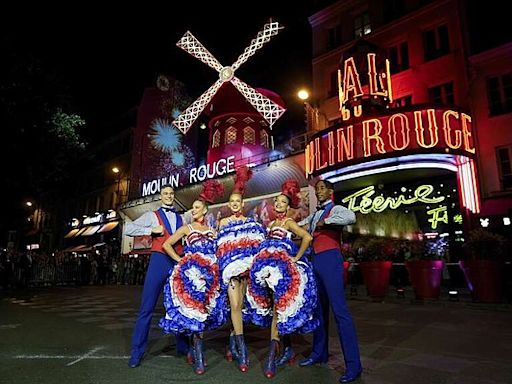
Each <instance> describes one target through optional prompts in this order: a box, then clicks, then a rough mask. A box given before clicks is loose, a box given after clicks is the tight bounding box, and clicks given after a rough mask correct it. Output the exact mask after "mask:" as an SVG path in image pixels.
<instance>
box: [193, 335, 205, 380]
mask: <svg viewBox="0 0 512 384" xmlns="http://www.w3.org/2000/svg"><path fill="white" fill-rule="evenodd" d="M193 342H194V344H193V345H194V372H195V373H196V374H197V375H202V374H203V373H204V372H205V360H204V355H203V339H201V338H200V337H199V335H197V334H195V335H194V336H193Z"/></svg>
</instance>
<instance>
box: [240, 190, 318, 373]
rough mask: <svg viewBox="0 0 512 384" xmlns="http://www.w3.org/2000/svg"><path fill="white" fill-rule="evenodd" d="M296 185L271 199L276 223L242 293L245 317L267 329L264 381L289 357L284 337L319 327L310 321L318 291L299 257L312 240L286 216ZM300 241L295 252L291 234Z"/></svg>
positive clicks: (295, 200)
mask: <svg viewBox="0 0 512 384" xmlns="http://www.w3.org/2000/svg"><path fill="white" fill-rule="evenodd" d="M299 191H300V188H299V184H298V182H297V181H295V180H287V181H286V182H285V183H284V184H283V186H282V193H281V194H280V195H279V196H277V197H276V198H275V201H274V211H275V213H276V219H275V220H274V221H273V222H271V223H270V224H269V226H268V228H267V232H268V233H267V238H266V239H265V241H264V242H263V243H262V244H261V245H260V250H259V252H258V253H257V255H256V256H255V258H254V261H253V265H252V267H251V273H250V280H249V287H248V291H247V302H248V309H247V310H246V315H247V316H248V317H249V318H250V320H251V321H252V322H253V323H254V324H256V325H259V326H263V327H269V326H270V349H269V355H268V358H267V360H266V362H265V372H264V373H265V376H266V377H268V378H269V379H270V378H272V377H274V375H275V374H276V366H279V365H283V364H285V363H287V362H289V361H292V359H293V358H294V352H293V349H292V347H291V345H290V337H289V335H290V334H291V333H293V332H299V333H308V332H312V331H313V330H314V329H315V328H316V327H317V326H318V324H319V322H318V320H317V319H314V318H313V312H314V309H315V307H316V305H317V300H318V298H317V289H316V284H315V279H314V276H313V271H312V268H311V266H310V265H309V264H308V262H307V261H306V260H305V259H306V258H303V259H302V260H301V258H302V256H303V255H304V253H305V252H306V250H307V249H308V247H309V245H310V243H311V240H312V237H311V235H310V234H309V233H308V232H307V231H306V230H304V229H303V228H301V227H299V225H298V224H297V223H296V222H295V221H294V220H293V219H292V218H289V217H287V212H288V209H289V207H290V206H291V207H292V208H295V207H296V204H297V203H298V196H297V193H298V192H299ZM293 234H294V235H296V236H298V237H299V238H300V247H298V249H297V245H296V244H295V243H294V242H293V241H292V235H293ZM281 335H284V337H283V342H284V346H285V349H284V352H283V354H282V356H281V357H280V358H279V359H277V357H278V353H279V349H280V348H279V347H280V345H279V344H280V336H281Z"/></svg>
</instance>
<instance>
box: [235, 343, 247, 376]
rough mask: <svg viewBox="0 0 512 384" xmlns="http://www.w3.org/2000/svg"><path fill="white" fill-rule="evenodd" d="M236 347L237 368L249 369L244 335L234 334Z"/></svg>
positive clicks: (243, 370)
mask: <svg viewBox="0 0 512 384" xmlns="http://www.w3.org/2000/svg"><path fill="white" fill-rule="evenodd" d="M235 340H236V347H237V349H238V369H240V371H242V372H247V370H248V369H249V356H248V352H247V346H246V345H245V340H244V335H243V334H241V335H235Z"/></svg>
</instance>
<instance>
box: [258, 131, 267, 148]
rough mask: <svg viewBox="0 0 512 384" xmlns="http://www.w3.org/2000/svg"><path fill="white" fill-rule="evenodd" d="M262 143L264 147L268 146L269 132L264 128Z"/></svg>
mask: <svg viewBox="0 0 512 384" xmlns="http://www.w3.org/2000/svg"><path fill="white" fill-rule="evenodd" d="M260 144H261V145H262V146H263V147H265V148H268V133H267V132H266V131H264V130H263V129H262V130H261V131H260Z"/></svg>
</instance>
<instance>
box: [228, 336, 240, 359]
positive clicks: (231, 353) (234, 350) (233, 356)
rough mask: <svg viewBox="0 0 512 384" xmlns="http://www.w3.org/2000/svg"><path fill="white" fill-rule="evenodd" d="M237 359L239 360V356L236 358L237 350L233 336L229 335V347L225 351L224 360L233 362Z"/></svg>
mask: <svg viewBox="0 0 512 384" xmlns="http://www.w3.org/2000/svg"><path fill="white" fill-rule="evenodd" d="M238 359H239V356H238V350H237V347H236V340H235V335H230V336H229V345H228V347H227V349H226V360H227V361H233V360H238Z"/></svg>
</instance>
